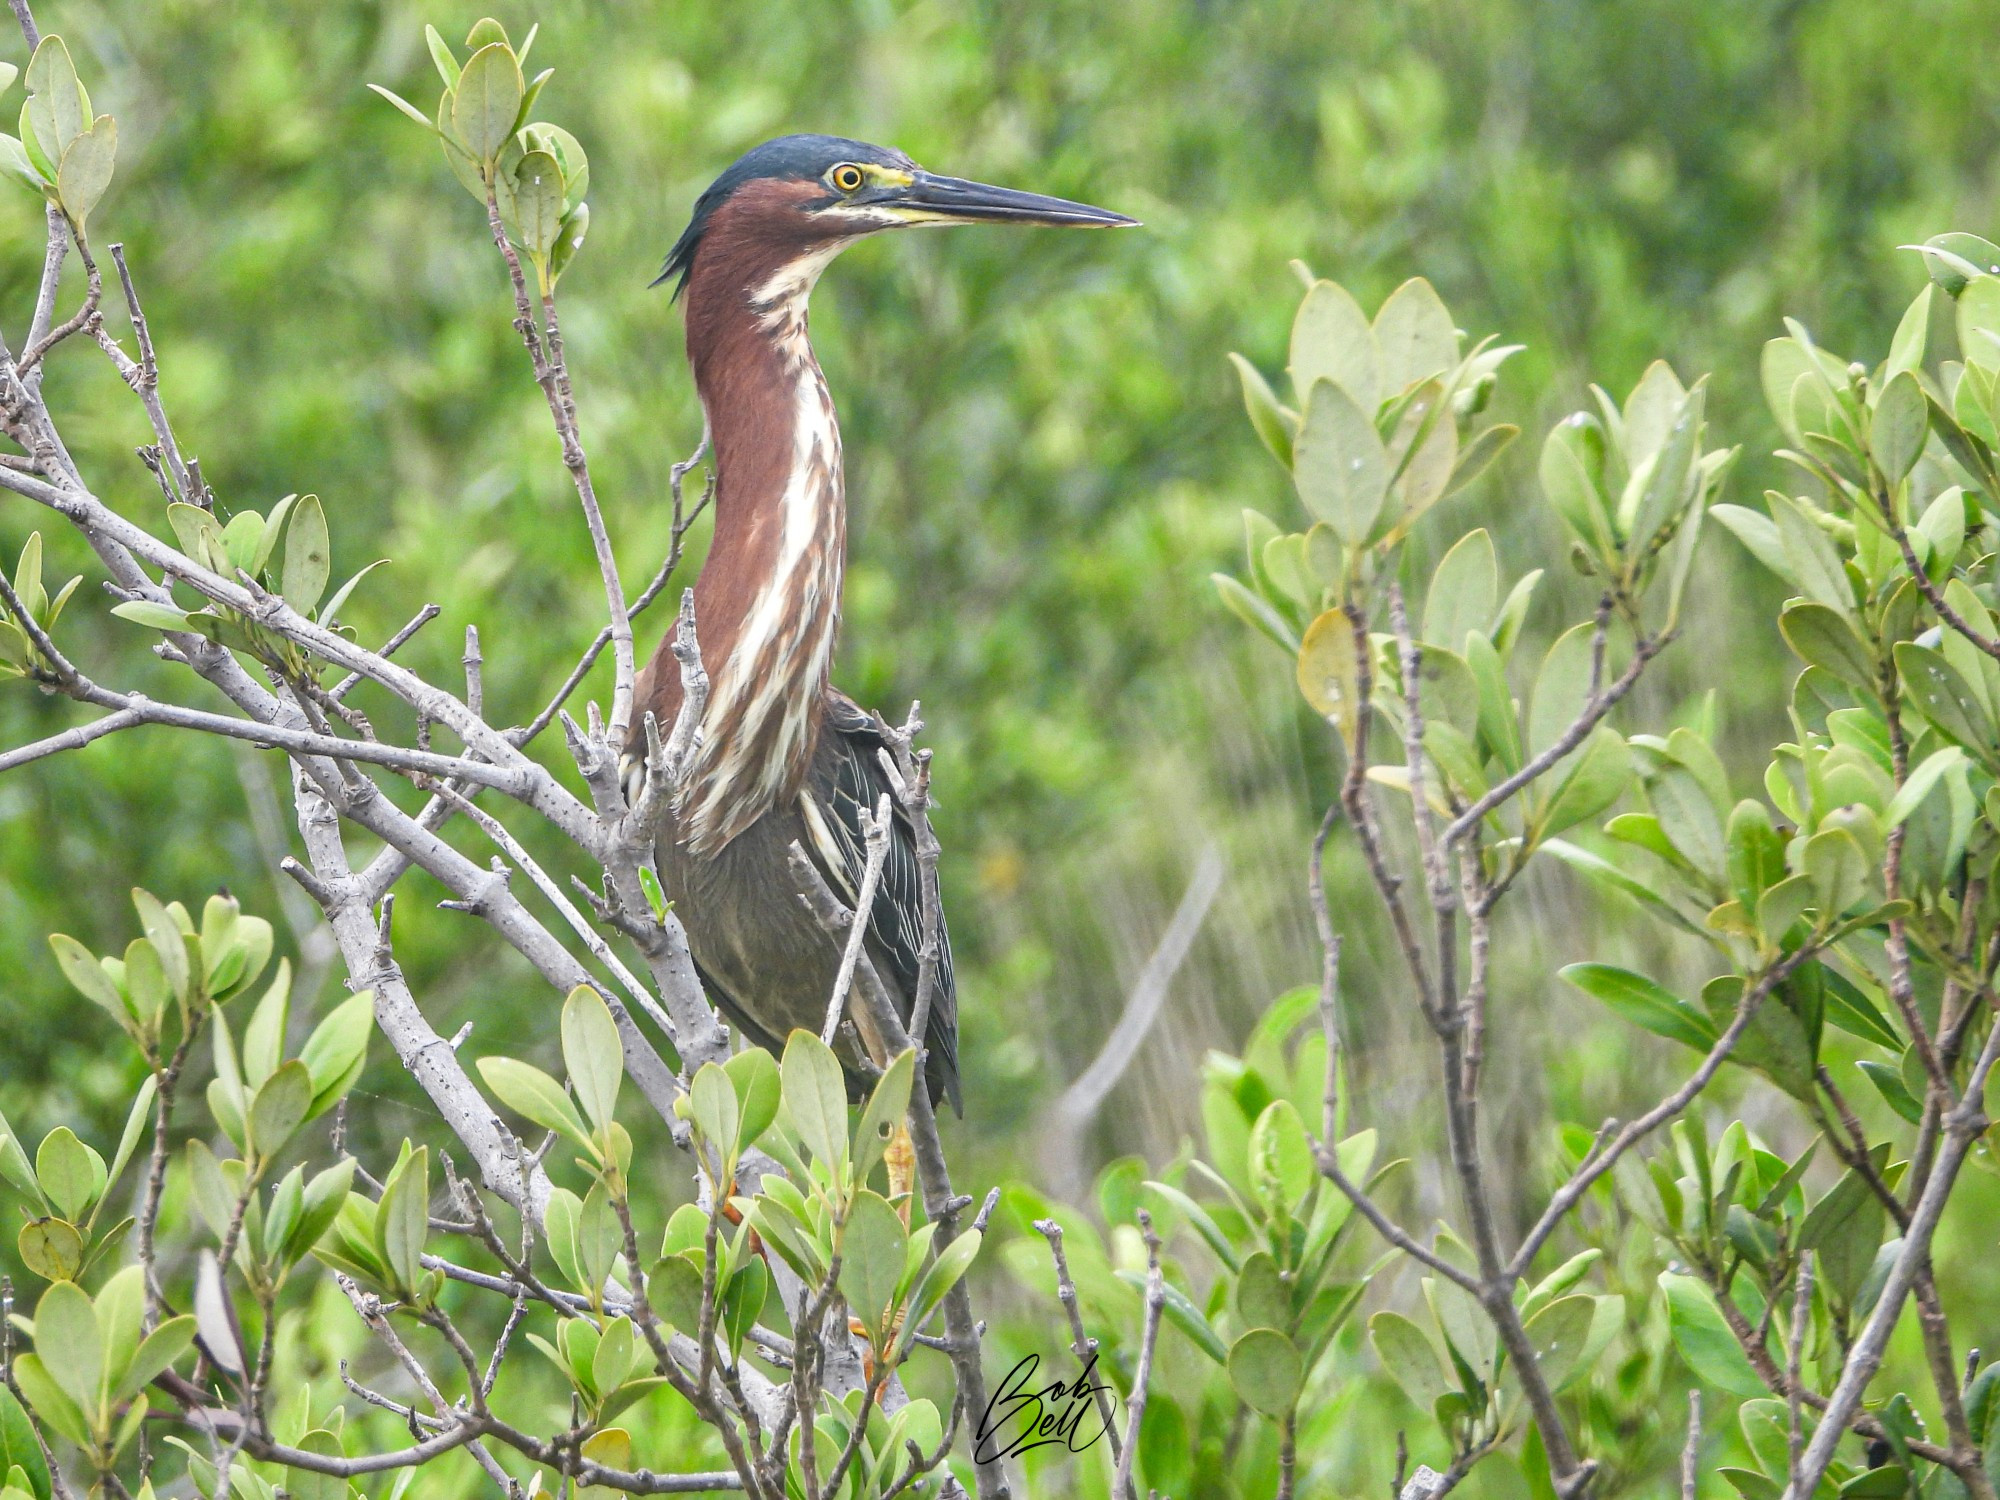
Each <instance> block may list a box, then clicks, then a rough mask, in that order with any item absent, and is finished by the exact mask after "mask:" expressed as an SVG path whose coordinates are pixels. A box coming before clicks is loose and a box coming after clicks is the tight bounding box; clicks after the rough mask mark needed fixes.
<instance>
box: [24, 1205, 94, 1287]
mask: <svg viewBox="0 0 2000 1500" xmlns="http://www.w3.org/2000/svg"><path fill="white" fill-rule="evenodd" d="M15 1244H16V1248H17V1249H19V1251H20V1252H21V1260H22V1262H23V1264H25V1265H26V1266H27V1268H28V1269H29V1270H30V1271H33V1272H34V1273H35V1274H36V1275H37V1276H39V1277H41V1278H42V1279H43V1280H44V1281H74V1280H76V1278H77V1277H78V1276H79V1275H80V1274H82V1271H83V1262H84V1255H85V1249H84V1243H83V1236H82V1235H81V1234H79V1233H77V1230H76V1226H75V1225H74V1224H71V1223H70V1222H69V1221H68V1220H66V1219H31V1220H29V1221H28V1222H27V1223H26V1224H23V1225H22V1226H21V1233H20V1234H19V1236H18V1237H17V1238H16V1241H15Z"/></svg>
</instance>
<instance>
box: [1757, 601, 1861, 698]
mask: <svg viewBox="0 0 2000 1500" xmlns="http://www.w3.org/2000/svg"><path fill="white" fill-rule="evenodd" d="M1778 632H1779V634H1781V635H1782V636H1784V638H1785V644H1786V645H1788V646H1790V647H1791V648H1792V650H1793V651H1794V652H1795V653H1797V655H1798V658H1799V660H1800V661H1803V662H1804V663H1805V664H1806V665H1807V666H1810V667H1819V668H1820V669H1821V670H1823V671H1827V672H1831V673H1832V674H1833V675H1834V676H1835V677H1838V678H1839V679H1840V680H1841V681H1842V682H1844V683H1847V684H1848V685H1849V686H1851V687H1857V688H1860V689H1861V690H1862V691H1864V692H1866V693H1868V694H1869V695H1870V696H1871V697H1872V696H1873V695H1874V694H1875V693H1876V691H1877V688H1876V671H1875V663H1874V661H1873V659H1872V658H1871V657H1870V655H1869V652H1868V648H1867V647H1866V646H1865V645H1864V644H1863V643H1862V641H1861V638H1860V637H1859V636H1858V635H1856V634H1855V630H1854V627H1853V625H1852V624H1850V623H1849V621H1848V619H1847V617H1846V616H1844V615H1842V614H1841V613H1840V612H1839V611H1838V610H1833V609H1829V608H1827V606H1825V605H1824V604H1812V603H1798V604H1793V605H1791V606H1789V607H1788V608H1787V609H1786V610H1785V611H1784V612H1783V613H1782V614H1780V615H1779V616H1778Z"/></svg>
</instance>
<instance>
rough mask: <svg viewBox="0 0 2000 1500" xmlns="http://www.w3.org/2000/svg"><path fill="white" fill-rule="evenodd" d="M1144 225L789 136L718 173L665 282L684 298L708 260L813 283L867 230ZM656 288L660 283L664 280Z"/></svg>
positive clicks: (835, 141)
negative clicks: (794, 276)
mask: <svg viewBox="0 0 2000 1500" xmlns="http://www.w3.org/2000/svg"><path fill="white" fill-rule="evenodd" d="M1136 223H1138V220H1136V219H1128V218H1127V217H1125V215H1123V214H1116V213H1112V212H1111V211H1110V210H1109V209H1103V208H1092V207H1091V206H1090V205H1089V204H1086V203H1072V202H1070V201H1069V200H1068V199H1066V198H1050V197H1047V196H1045V195H1043V194H1041V193H1024V192H1020V191H1018V190H1017V189H1014V188H1003V187H990V186H988V185H987V184H985V183H982V182H967V181H966V180H964V179H963V178H959V177H940V176H938V175H937V174H935V173H933V172H927V171H925V170H924V169H923V168H922V167H920V166H918V165H917V164H916V163H915V162H913V161H911V160H910V159H909V157H907V156H905V155H904V154H903V153H902V152H900V151H894V150H890V149H888V148H887V147H883V146H871V145H869V144H867V143H866V142H865V141H850V140H846V139H844V138H842V137H840V136H834V135H787V136H780V137H779V138H778V139H777V140H775V141H766V142H765V143H764V144H763V145H761V146H759V147H757V148H756V149H755V150H753V151H750V152H747V153H746V154H745V155H744V156H743V157H741V158H740V159H739V160H738V161H737V162H736V164H735V165H734V166H732V167H730V168H729V170H728V171H726V172H724V173H723V174H722V175H721V176H720V177H718V178H716V179H715V181H714V183H713V184H711V185H710V187H709V189H708V191H707V192H705V193H703V194H702V195H701V197H700V198H699V199H698V200H697V201H696V203H695V206H694V217H693V218H692V219H690V220H689V222H688V227H687V228H686V229H685V230H684V231H682V233H681V237H680V239H679V240H677V241H675V243H674V248H673V249H672V250H671V251H670V252H669V253H668V255H667V263H666V266H665V268H664V269H663V270H662V271H661V272H660V277H659V280H660V281H665V280H667V279H669V278H670V277H678V278H679V282H678V284H677V285H676V287H675V289H674V294H675V295H676V296H679V295H680V293H681V291H682V290H683V289H684V288H685V287H686V286H687V282H688V278H689V277H690V276H691V275H692V274H693V273H694V270H695V267H696V264H697V262H700V263H702V264H703V265H707V264H709V263H710V262H711V261H715V262H716V263H718V264H719V263H721V262H723V261H724V260H726V261H727V263H728V264H730V265H732V266H734V265H737V264H739V263H740V264H741V266H742V268H743V270H744V271H745V272H746V273H748V275H749V276H750V277H751V278H752V279H750V280H746V281H745V283H744V285H745V286H746V287H749V288H751V289H753V290H754V281H755V279H756V278H769V277H771V276H773V275H783V274H785V273H786V272H788V271H789V272H794V273H799V274H803V275H804V276H805V277H806V278H807V284H808V285H809V284H810V278H811V277H812V276H816V275H817V274H818V272H819V270H820V268H821V267H823V266H824V265H825V264H826V262H827V261H828V260H830V259H832V258H833V256H834V255H836V254H838V253H839V252H840V250H841V249H842V248H844V247H845V246H847V245H849V244H851V243H853V242H854V241H855V240H857V239H860V238H861V237H862V236H863V235H870V234H875V233H878V232H879V231H881V230H884V229H910V228H917V227H922V226H931V225H945V224H1039V225H1044V226H1048V227H1052V228H1060V229H1117V228H1123V227H1125V226H1127V225H1132V224H1136ZM655 284H656V285H657V284H658V283H655Z"/></svg>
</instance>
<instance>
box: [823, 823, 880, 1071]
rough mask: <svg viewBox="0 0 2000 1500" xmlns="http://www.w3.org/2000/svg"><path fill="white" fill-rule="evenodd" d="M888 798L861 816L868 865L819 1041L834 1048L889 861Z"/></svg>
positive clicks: (856, 899)
mask: <svg viewBox="0 0 2000 1500" xmlns="http://www.w3.org/2000/svg"><path fill="white" fill-rule="evenodd" d="M890 831H891V830H890V825H889V794H888V793H887V792H884V793H883V794H882V798H881V801H880V802H878V803H877V804H876V807H875V811H874V813H873V814H872V815H871V814H870V813H869V812H868V810H867V809H866V808H863V809H862V812H861V835H862V838H863V840H864V844H865V847H866V849H867V863H866V865H865V866H864V867H863V869H862V871H861V890H860V893H859V894H858V895H857V896H856V897H855V898H854V917H853V920H852V921H851V922H849V924H848V929H847V944H846V946H845V947H844V948H842V949H841V953H840V968H839V969H838V970H836V971H835V973H834V978H833V995H832V997H831V998H830V999H828V1001H827V1003H826V1024H825V1025H824V1026H822V1027H821V1028H820V1033H819V1039H820V1040H821V1041H822V1042H825V1043H826V1044H827V1046H829V1047H831V1046H832V1045H833V1038H834V1034H835V1033H836V1032H838V1031H839V1030H840V1018H841V1017H842V1016H843V1015H845V1014H846V1012H847V992H848V991H849V990H850V989H851V988H852V987H853V985H854V966H855V965H856V964H857V963H859V962H860V960H861V945H862V943H863V942H865V941H866V940H867V937H868V917H869V914H870V913H871V912H873V911H874V910H875V889H876V887H877V886H878V885H880V884H881V881H882V865H883V862H884V861H885V860H887V859H888V857H889V834H890Z"/></svg>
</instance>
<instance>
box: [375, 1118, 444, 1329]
mask: <svg viewBox="0 0 2000 1500" xmlns="http://www.w3.org/2000/svg"><path fill="white" fill-rule="evenodd" d="M430 1160H431V1151H430V1147H428V1146H419V1147H417V1149H416V1150H415V1151H412V1152H411V1153H410V1154H409V1155H408V1156H406V1157H404V1158H403V1160H402V1161H401V1162H399V1163H397V1165H396V1169H395V1170H394V1171H393V1172H391V1173H390V1174H389V1180H388V1181H387V1182H386V1183H384V1184H383V1185H382V1201H381V1202H380V1203H379V1204H378V1205H377V1206H376V1211H375V1253H376V1254H377V1255H379V1256H380V1257H381V1258H382V1263H383V1264H384V1265H386V1266H387V1267H389V1269H390V1270H391V1271H392V1272H394V1274H395V1277H396V1285H397V1288H398V1290H400V1291H402V1292H405V1293H408V1292H411V1291H413V1290H414V1289H415V1288H416V1287H417V1285H418V1284H419V1282H420V1281H421V1280H422V1278H423V1263H422V1259H421V1257H422V1255H423V1252H424V1237H425V1235H426V1234H427V1233H429V1230H430V1199H431V1182H430Z"/></svg>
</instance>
